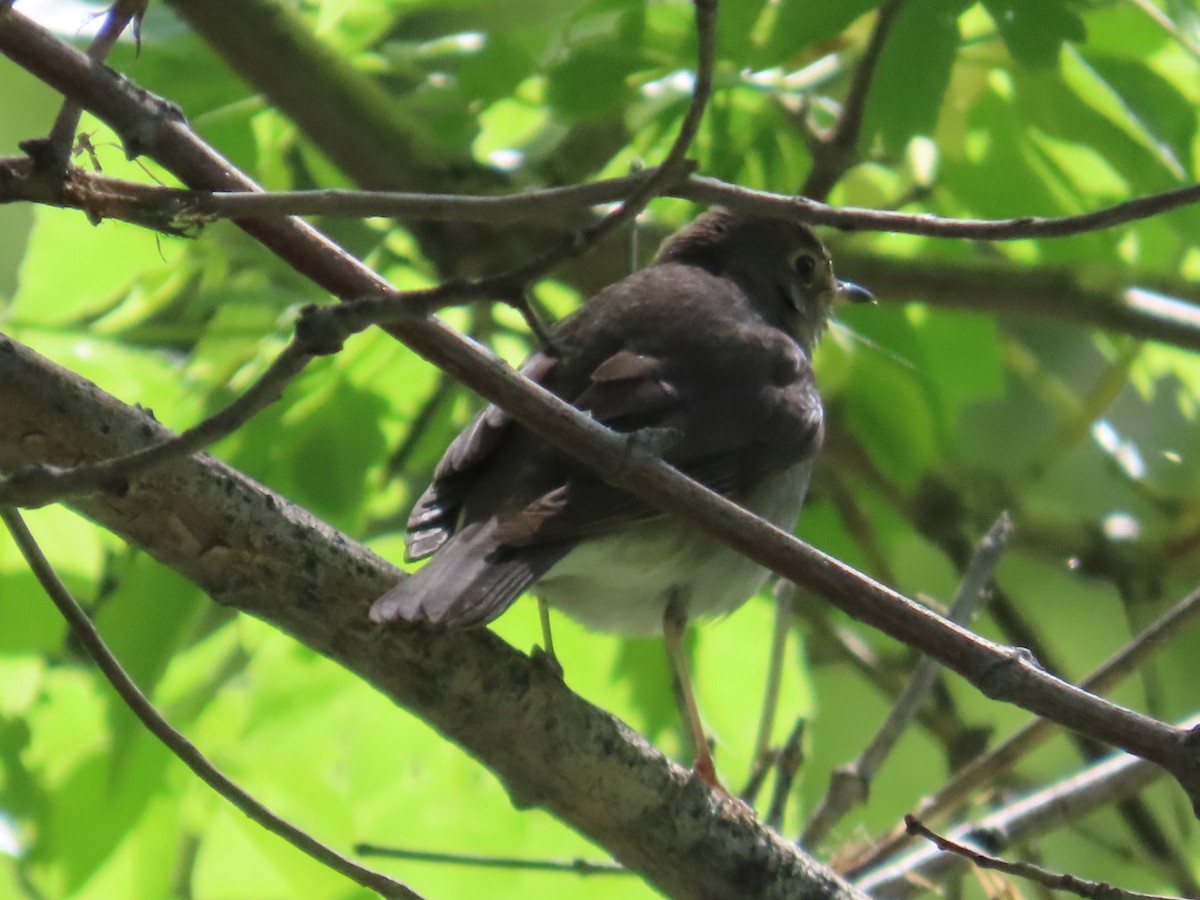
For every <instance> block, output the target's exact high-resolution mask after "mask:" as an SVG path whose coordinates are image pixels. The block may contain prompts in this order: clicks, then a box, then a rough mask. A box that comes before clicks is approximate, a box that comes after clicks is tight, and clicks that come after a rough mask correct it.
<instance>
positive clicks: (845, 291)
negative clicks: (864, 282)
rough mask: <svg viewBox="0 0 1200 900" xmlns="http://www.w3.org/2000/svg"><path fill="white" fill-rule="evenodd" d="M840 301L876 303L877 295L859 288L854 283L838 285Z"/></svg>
mask: <svg viewBox="0 0 1200 900" xmlns="http://www.w3.org/2000/svg"><path fill="white" fill-rule="evenodd" d="M837 295H838V299H839V300H841V301H843V302H846V303H875V302H877V301H876V300H875V295H874V294H872V293H871V292H870V291H868V290H867V289H866V288H865V287H859V286H858V285H857V284H855V283H854V282H852V281H839V282H838V283H837Z"/></svg>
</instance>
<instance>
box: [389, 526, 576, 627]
mask: <svg viewBox="0 0 1200 900" xmlns="http://www.w3.org/2000/svg"><path fill="white" fill-rule="evenodd" d="M497 531H498V525H497V522H496V520H495V519H489V520H488V521H486V522H476V523H472V524H470V525H467V526H465V527H464V528H463V529H462V530H461V531H459V532H458V533H457V534H455V535H454V536H453V537H452V538H450V539H449V540H448V541H447V542H446V543H445V544H443V545H442V546H441V547H440V548H439V549H438V551H437V553H435V554H434V556H433V559H431V560H430V561H429V563H427V564H426V565H425V566H424V567H423V568H421V569H418V570H417V571H416V572H414V573H413V574H412V575H409V576H408V577H406V578H404V579H403V580H402V581H400V583H399V584H397V585H396V586H395V587H393V588H392V589H391V590H390V591H388V592H387V593H386V594H384V595H383V596H382V597H380V598H379V599H378V600H376V601H375V604H374V605H373V606H372V607H371V620H372V621H373V622H395V621H397V620H401V619H402V620H404V621H407V622H431V623H433V624H435V625H447V626H449V627H452V628H469V627H471V626H475V625H486V624H487V623H488V622H490V621H492V620H493V619H494V618H496V617H497V616H498V615H500V614H501V613H502V612H504V611H505V610H506V609H508V608H509V607H510V606H512V604H513V602H514V601H515V600H516V599H517V597H519V596H520V595H521V593H522V592H523V591H524V590H525V589H526V588H528V587H529V586H530V585H531V584H533V582H535V581H536V580H537V579H538V578H540V577H541V576H542V575H543V574H545V572H546V570H547V569H549V568H550V567H551V566H552V565H554V563H556V562H557V561H558V560H559V559H560V558H561V557H562V556H563V554H564V553H566V552H567V550H569V549H570V544H551V545H544V546H538V547H521V548H508V547H503V546H497V543H496V536H497Z"/></svg>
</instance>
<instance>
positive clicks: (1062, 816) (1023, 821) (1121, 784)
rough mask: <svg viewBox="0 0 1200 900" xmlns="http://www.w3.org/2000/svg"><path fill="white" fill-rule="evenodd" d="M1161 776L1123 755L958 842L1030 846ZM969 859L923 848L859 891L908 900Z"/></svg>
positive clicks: (957, 831) (1190, 725)
mask: <svg viewBox="0 0 1200 900" xmlns="http://www.w3.org/2000/svg"><path fill="white" fill-rule="evenodd" d="M1198 725H1200V716H1194V717H1192V718H1191V719H1189V720H1187V721H1185V722H1182V723H1180V725H1179V727H1180V729H1181V730H1191V729H1194V728H1195V727H1197V726H1198ZM1159 777H1160V775H1159V773H1158V772H1156V771H1155V770H1154V768H1153V767H1152V766H1149V765H1147V764H1146V763H1145V761H1144V760H1140V759H1138V758H1136V757H1133V756H1129V755H1128V754H1124V753H1119V754H1117V755H1116V756H1112V757H1110V758H1108V759H1107V760H1105V761H1104V762H1101V763H1097V764H1095V765H1093V766H1089V767H1088V768H1086V769H1083V770H1082V771H1080V772H1078V773H1077V774H1075V775H1073V776H1071V777H1070V778H1066V779H1063V780H1062V781H1060V782H1058V783H1056V784H1052V785H1050V786H1049V787H1046V788H1043V789H1042V790H1039V791H1036V792H1035V793H1033V794H1030V795H1029V796H1027V797H1024V798H1022V799H1020V800H1017V801H1015V802H1013V803H1010V804H1007V805H1005V806H1004V807H1002V808H1000V809H998V810H996V812H994V813H992V814H991V815H988V816H986V817H984V818H982V819H979V820H978V821H975V822H969V823H966V824H963V825H960V826H958V827H956V828H954V829H953V830H952V831H950V833H949V834H950V837H951V838H952V839H953V840H956V841H971V842H974V843H977V844H978V843H981V842H982V843H985V844H986V845H987V847H988V849H989V850H991V851H992V852H1000V851H1002V850H1004V849H1005V848H1006V847H1010V846H1013V845H1015V844H1021V843H1027V842H1029V841H1031V840H1033V839H1035V838H1037V837H1040V836H1042V835H1044V834H1048V833H1050V832H1051V831H1053V830H1055V829H1058V828H1061V827H1062V826H1063V825H1065V824H1067V823H1069V822H1075V821H1077V820H1079V819H1082V818H1083V817H1084V816H1086V815H1088V814H1090V813H1092V812H1094V811H1095V810H1097V809H1101V808H1103V807H1106V806H1109V805H1110V804H1112V803H1115V802H1117V801H1119V800H1122V799H1124V798H1126V797H1132V796H1133V795H1134V794H1136V793H1137V792H1138V791H1141V790H1143V789H1144V788H1146V787H1147V786H1148V785H1150V784H1151V783H1153V782H1154V781H1155V780H1156V779H1157V778H1159ZM964 863H965V860H963V859H961V858H960V857H955V856H950V855H948V854H944V853H940V852H938V851H937V850H936V849H935V848H932V847H922V848H919V849H917V850H915V851H913V852H912V853H910V854H909V855H907V856H905V857H902V858H901V859H899V860H897V861H896V862H895V863H893V864H891V865H889V866H887V867H886V868H883V869H878V870H875V871H872V872H869V873H867V874H866V875H864V876H863V877H861V878H860V879H859V880H858V881H856V882H855V887H857V888H859V889H860V890H862V891H864V892H865V893H868V894H870V895H871V896H878V897H888V898H889V900H907V898H909V897H912V896H914V895H915V894H916V893H919V892H920V891H921V890H922V889H921V888H920V887H919V883H924V882H927V881H928V880H930V879H934V878H939V877H942V876H944V875H946V874H947V873H949V872H952V871H955V870H957V869H959V868H961V867H962V866H963V865H964Z"/></svg>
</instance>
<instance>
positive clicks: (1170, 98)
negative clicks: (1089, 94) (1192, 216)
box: [1083, 53, 1196, 166]
mask: <svg viewBox="0 0 1200 900" xmlns="http://www.w3.org/2000/svg"><path fill="white" fill-rule="evenodd" d="M1083 57H1084V59H1085V60H1086V61H1087V62H1088V63H1089V64H1090V65H1091V67H1092V70H1093V71H1094V72H1095V73H1096V74H1097V76H1099V77H1100V78H1102V79H1103V80H1104V82H1105V83H1106V84H1107V85H1108V86H1109V88H1111V89H1112V91H1113V93H1115V94H1116V95H1117V96H1118V97H1120V98H1121V101H1122V102H1123V104H1124V106H1125V108H1126V109H1127V110H1128V113H1129V117H1130V119H1132V120H1134V121H1136V122H1137V123H1138V125H1139V127H1140V128H1141V130H1142V131H1143V132H1144V133H1145V135H1146V137H1147V138H1148V139H1149V140H1150V141H1151V142H1153V143H1161V144H1165V145H1166V146H1167V147H1169V148H1170V150H1171V153H1172V155H1173V156H1174V158H1175V160H1176V161H1177V162H1179V163H1180V165H1181V166H1186V165H1187V163H1188V160H1190V158H1191V153H1192V141H1193V139H1194V137H1195V134H1196V106H1195V104H1194V103H1193V102H1192V101H1191V100H1189V99H1188V98H1187V97H1185V96H1184V95H1183V93H1182V92H1181V91H1180V90H1179V89H1178V88H1177V87H1176V86H1175V85H1174V84H1172V83H1171V82H1170V81H1168V80H1167V79H1166V78H1164V77H1162V76H1161V75H1159V74H1158V73H1157V72H1155V71H1154V70H1153V69H1151V68H1150V67H1149V66H1148V65H1146V64H1145V63H1144V62H1138V61H1134V60H1130V59H1124V58H1122V57H1118V56H1108V55H1104V54H1098V53H1084V54H1083Z"/></svg>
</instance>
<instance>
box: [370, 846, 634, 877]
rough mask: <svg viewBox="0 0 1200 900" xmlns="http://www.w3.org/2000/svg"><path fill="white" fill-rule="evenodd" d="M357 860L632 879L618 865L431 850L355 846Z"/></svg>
mask: <svg viewBox="0 0 1200 900" xmlns="http://www.w3.org/2000/svg"><path fill="white" fill-rule="evenodd" d="M354 852H355V853H357V854H359V855H360V856H383V857H386V858H388V859H407V860H412V861H414V862H433V863H446V864H448V865H452V866H462V867H464V868H474V869H510V870H514V871H524V872H564V873H568V874H572V875H634V874H636V873H634V872H631V871H629V869H626V868H625V867H624V866H622V865H621V864H620V863H602V862H591V861H590V860H586V859H572V860H568V861H559V860H553V859H521V858H519V857H514V856H479V855H477V854H474V853H437V852H435V851H432V850H406V849H404V848H402V847H384V846H381V845H379V844H355V845H354Z"/></svg>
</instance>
